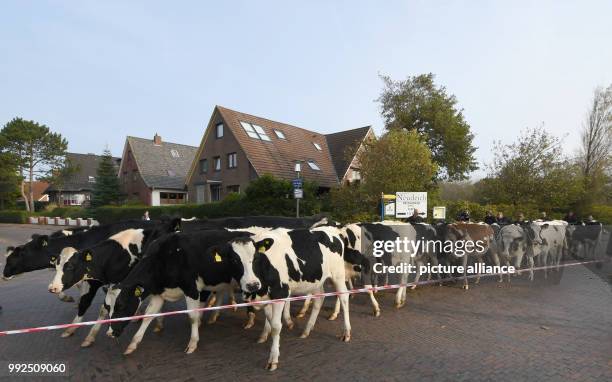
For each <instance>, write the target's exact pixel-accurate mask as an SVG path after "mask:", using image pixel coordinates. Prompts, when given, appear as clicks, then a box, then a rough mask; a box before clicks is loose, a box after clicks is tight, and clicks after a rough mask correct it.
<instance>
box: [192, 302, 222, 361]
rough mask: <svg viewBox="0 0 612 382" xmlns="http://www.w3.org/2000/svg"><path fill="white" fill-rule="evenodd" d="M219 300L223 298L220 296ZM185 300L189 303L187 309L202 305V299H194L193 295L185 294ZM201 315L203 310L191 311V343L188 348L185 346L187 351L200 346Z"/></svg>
mask: <svg viewBox="0 0 612 382" xmlns="http://www.w3.org/2000/svg"><path fill="white" fill-rule="evenodd" d="M218 300H219V301H221V300H222V299H221V298H219V299H218ZM185 302H186V303H187V309H188V310H193V309H197V308H199V307H200V300H199V299H193V298H191V297H187V296H185ZM200 316H201V312H199V311H195V312H189V319H190V321H191V338H190V339H189V344H188V345H187V348H185V353H187V354H191V353H193V352H194V351H195V350H196V349H197V348H198V342H199V341H200V332H199V328H200Z"/></svg>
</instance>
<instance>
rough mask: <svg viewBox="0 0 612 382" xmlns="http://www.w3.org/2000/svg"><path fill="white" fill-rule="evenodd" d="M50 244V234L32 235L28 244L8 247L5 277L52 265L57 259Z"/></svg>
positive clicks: (8, 277) (3, 274)
mask: <svg viewBox="0 0 612 382" xmlns="http://www.w3.org/2000/svg"><path fill="white" fill-rule="evenodd" d="M48 245H49V236H47V235H32V240H30V241H29V242H27V243H26V244H23V245H20V246H18V247H9V248H7V252H6V265H5V266H4V271H3V272H2V276H3V278H4V279H10V278H12V277H13V276H16V275H18V274H20V273H24V272H31V271H35V270H38V269H44V268H50V267H52V266H53V264H52V263H54V261H55V259H54V255H52V254H51V252H50V251H49V249H48Z"/></svg>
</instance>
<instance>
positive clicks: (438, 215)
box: [433, 206, 446, 220]
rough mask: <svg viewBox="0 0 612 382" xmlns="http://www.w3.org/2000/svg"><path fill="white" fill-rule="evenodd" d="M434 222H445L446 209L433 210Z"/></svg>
mask: <svg viewBox="0 0 612 382" xmlns="http://www.w3.org/2000/svg"><path fill="white" fill-rule="evenodd" d="M433 218H434V220H445V219H446V207H442V206H440V207H434V208H433Z"/></svg>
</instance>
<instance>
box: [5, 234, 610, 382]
mask: <svg viewBox="0 0 612 382" xmlns="http://www.w3.org/2000/svg"><path fill="white" fill-rule="evenodd" d="M33 230H43V231H44V228H38V227H34V228H32V227H24V226H9V225H0V251H1V252H2V253H4V251H5V247H6V245H9V244H15V243H19V242H23V241H24V240H25V239H26V238H27V237H28V236H29V235H30V234H31V233H32V232H33ZM1 262H3V258H2V259H0V263H1ZM2 266H3V265H2ZM611 276H612V266H611V264H610V263H607V264H606V265H605V266H604V268H603V269H596V268H594V267H593V269H592V270H591V269H588V268H586V267H584V266H576V267H572V268H566V269H565V270H564V271H563V273H562V274H561V275H558V276H556V277H553V278H552V279H553V280H551V281H550V282H544V281H543V280H536V281H535V282H533V283H529V282H528V281H527V280H524V279H521V280H515V281H513V283H512V284H511V286H509V285H507V284H503V285H498V284H497V283H496V282H494V281H493V280H485V281H484V282H482V283H481V285H478V286H474V287H472V288H471V289H470V290H469V291H463V290H461V289H459V288H458V287H457V286H454V285H450V286H443V287H439V286H433V287H426V288H422V289H420V290H416V291H414V292H409V296H408V304H407V305H406V307H404V308H402V309H400V310H396V309H394V308H393V299H392V296H391V295H390V294H379V297H378V298H379V300H380V302H381V307H382V309H383V311H382V315H381V317H379V318H374V317H372V316H371V314H370V308H369V305H368V304H367V300H366V298H365V296H356V297H355V298H354V299H352V301H351V323H352V326H353V338H352V341H351V342H350V343H348V344H345V343H342V342H340V341H339V340H338V339H337V338H336V335H337V334H339V333H340V330H341V323H340V322H330V321H327V320H326V319H325V318H324V316H326V315H327V314H328V312H329V310H330V306H331V305H332V301H331V300H329V301H326V304H325V306H326V310H325V311H323V312H322V316H321V317H320V319H319V321H318V322H317V326H316V327H315V330H314V331H313V333H312V334H311V336H310V338H308V339H305V340H304V339H299V338H298V336H299V333H300V331H299V328H301V327H303V325H304V321H303V320H298V328H296V329H293V330H292V331H288V330H286V329H283V332H282V338H281V358H280V366H279V369H278V370H277V371H275V372H273V373H270V372H267V371H265V370H264V369H263V367H264V365H265V362H266V360H267V356H268V350H269V344H266V345H259V344H256V343H255V341H256V339H257V336H258V331H259V330H260V329H261V325H262V322H261V317H258V322H257V326H256V328H254V329H251V330H246V331H245V330H243V329H241V324H242V322H243V319H244V313H243V312H236V313H234V312H224V313H223V314H222V316H221V319H220V321H219V322H218V323H216V324H214V325H206V324H204V325H203V326H202V328H201V332H200V336H201V339H200V345H199V348H198V350H197V351H196V352H195V353H194V354H192V355H185V354H184V353H183V352H182V351H183V349H184V348H185V346H186V345H187V342H188V338H189V329H188V326H187V323H188V319H187V318H186V317H184V316H176V317H171V318H167V319H166V329H165V331H164V332H163V333H162V334H160V335H157V334H153V333H152V332H149V333H147V335H146V336H145V339H144V340H143V342H142V344H141V346H140V348H139V349H138V350H137V352H136V353H134V354H133V355H131V356H128V357H125V356H123V355H122V352H123V350H124V349H125V348H126V346H127V344H128V343H129V340H130V337H131V334H132V333H133V332H134V327H135V325H134V324H132V325H130V330H128V331H127V332H126V333H125V334H124V335H123V336H122V337H121V338H120V339H119V340H118V341H116V340H111V339H109V338H106V337H105V336H103V333H101V335H100V336H99V338H98V341H97V342H96V343H95V344H94V345H93V347H92V348H89V349H80V348H79V344H80V342H81V341H82V339H83V338H84V337H85V331H86V330H87V329H80V330H79V331H77V333H76V334H75V336H73V337H71V338H68V339H62V338H60V337H59V335H60V333H59V332H58V331H51V332H43V333H32V334H24V335H15V336H7V337H0V361H29V362H40V361H43V360H46V361H54V362H67V363H68V367H69V374H70V378H69V379H70V380H73V381H83V380H92V381H94V380H95V381H106V380H109V381H110V380H112V381H134V380H141V379H147V380H153V381H155V380H173V381H174V380H178V381H189V380H201V379H207V380H225V381H228V380H230V381H287V380H296V381H301V380H316V379H319V380H337V381H345V380H347V381H348V380H350V381H371V380H385V381H386V380H398V381H405V380H416V381H427V380H436V381H463V380H465V381H485V380H486V381H490V380H496V381H521V380H537V381H563V380H572V381H573V380H575V381H610V380H612V288H611V285H610V283H609V280H610V277H611ZM51 277H52V273H51V272H50V271H47V270H43V271H38V272H33V273H30V274H26V275H22V276H20V277H18V278H16V279H14V280H11V281H9V282H4V281H0V304H1V305H2V306H3V308H4V311H3V312H2V313H0V329H2V330H4V329H15V328H24V327H30V326H40V325H49V324H57V323H66V322H69V321H70V320H71V319H72V318H73V316H74V314H75V308H74V304H69V303H63V302H60V301H58V300H57V298H56V297H55V296H54V295H51V294H50V293H48V292H47V291H46V287H47V285H48V283H49V280H50V279H51ZM96 301H97V302H100V301H101V297H99V298H98V299H97V300H96ZM183 306H184V304H182V303H176V304H171V305H170V304H169V305H167V306H166V307H165V309H166V310H171V309H176V308H180V307H183ZM294 308H296V306H294ZM95 310H96V309H91V311H90V312H89V313H88V316H87V317H86V318H87V319H94V318H95V315H96V312H95ZM0 375H3V374H2V372H1V371H0ZM0 379H1V377H0ZM26 380H32V379H31V378H30V379H26ZM44 380H46V381H49V380H52V379H50V378H45V379H44Z"/></svg>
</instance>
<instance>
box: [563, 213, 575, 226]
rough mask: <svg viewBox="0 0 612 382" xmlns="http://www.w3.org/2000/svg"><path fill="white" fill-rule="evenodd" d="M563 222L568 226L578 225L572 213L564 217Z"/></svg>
mask: <svg viewBox="0 0 612 382" xmlns="http://www.w3.org/2000/svg"><path fill="white" fill-rule="evenodd" d="M563 220H565V221H566V222H567V223H568V224H577V223H578V218H577V217H576V214H574V211H570V212H568V213H567V215H565V217H564V218H563Z"/></svg>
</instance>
